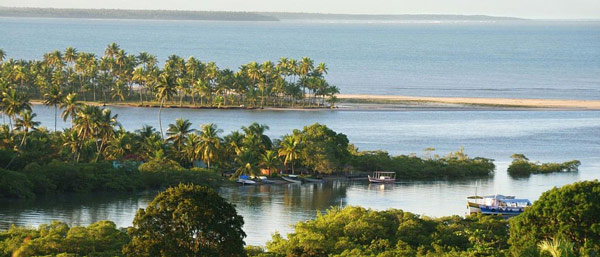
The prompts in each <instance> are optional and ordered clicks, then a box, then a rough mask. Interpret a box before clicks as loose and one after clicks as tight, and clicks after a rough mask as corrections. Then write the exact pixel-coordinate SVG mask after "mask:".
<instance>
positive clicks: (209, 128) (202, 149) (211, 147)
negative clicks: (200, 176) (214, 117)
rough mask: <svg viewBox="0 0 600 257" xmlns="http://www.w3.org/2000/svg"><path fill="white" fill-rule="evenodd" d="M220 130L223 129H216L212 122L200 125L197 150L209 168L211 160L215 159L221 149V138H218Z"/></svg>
mask: <svg viewBox="0 0 600 257" xmlns="http://www.w3.org/2000/svg"><path fill="white" fill-rule="evenodd" d="M221 132H223V130H221V129H218V128H217V125H216V124H214V123H210V124H204V125H202V131H201V132H200V145H199V148H198V152H199V153H200V157H201V158H202V161H204V162H205V163H206V165H207V166H208V168H210V164H211V162H213V161H214V160H216V159H217V157H218V154H219V152H220V151H221V138H219V133H221Z"/></svg>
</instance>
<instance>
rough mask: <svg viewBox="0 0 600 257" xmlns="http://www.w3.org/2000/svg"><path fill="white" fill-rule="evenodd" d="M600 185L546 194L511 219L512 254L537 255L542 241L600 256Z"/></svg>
mask: <svg viewBox="0 0 600 257" xmlns="http://www.w3.org/2000/svg"><path fill="white" fill-rule="evenodd" d="M599 203H600V182H599V181H598V180H594V181H583V182H578V183H574V184H570V185H565V186H562V187H560V188H553V189H551V190H549V191H546V192H544V193H543V194H542V196H541V197H540V199H539V200H537V201H536V202H535V203H534V204H533V205H532V206H531V207H529V208H527V209H526V210H525V212H523V213H522V214H520V215H519V216H517V217H515V218H512V219H511V220H510V227H511V231H510V232H511V233H510V240H509V243H510V244H511V245H512V246H511V249H510V251H511V252H512V253H513V255H514V256H537V255H538V242H540V241H542V240H547V241H557V242H559V241H564V242H567V243H568V244H572V251H574V252H578V253H579V254H580V255H582V256H588V255H589V256H598V255H600V204H599Z"/></svg>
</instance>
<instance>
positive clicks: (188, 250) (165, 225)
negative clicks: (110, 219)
mask: <svg viewBox="0 0 600 257" xmlns="http://www.w3.org/2000/svg"><path fill="white" fill-rule="evenodd" d="M243 224H244V220H243V218H242V217H241V216H239V215H238V214H237V212H236V210H235V208H234V206H233V205H231V204H229V203H228V202H226V201H225V199H223V198H222V197H220V196H219V195H218V194H217V192H215V191H214V190H212V189H210V188H207V187H202V186H194V185H184V184H180V185H179V186H177V187H172V188H169V189H167V190H166V191H164V192H162V193H160V194H158V195H157V196H156V197H155V198H154V200H152V202H150V203H149V204H148V207H146V209H140V210H139V211H138V212H137V213H136V216H135V219H134V220H133V227H131V228H130V229H129V230H128V233H129V235H130V236H131V242H130V243H129V244H128V245H127V246H125V248H124V250H123V252H124V253H125V254H126V255H128V256H190V257H191V256H225V257H227V256H243V255H244V241H243V240H244V238H245V237H246V234H245V233H244V231H243V230H242V226H243Z"/></svg>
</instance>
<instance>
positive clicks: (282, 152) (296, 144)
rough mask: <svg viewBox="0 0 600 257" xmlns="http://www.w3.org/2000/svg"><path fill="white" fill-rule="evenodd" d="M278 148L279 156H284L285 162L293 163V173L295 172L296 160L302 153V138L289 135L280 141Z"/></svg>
mask: <svg viewBox="0 0 600 257" xmlns="http://www.w3.org/2000/svg"><path fill="white" fill-rule="evenodd" d="M279 146H280V148H279V150H278V153H279V156H282V157H284V160H283V164H284V165H288V164H291V165H292V174H294V161H295V160H297V159H298V155H299V154H300V140H299V139H298V138H297V137H295V136H293V135H287V136H285V137H284V138H283V140H282V141H281V143H280V145H279Z"/></svg>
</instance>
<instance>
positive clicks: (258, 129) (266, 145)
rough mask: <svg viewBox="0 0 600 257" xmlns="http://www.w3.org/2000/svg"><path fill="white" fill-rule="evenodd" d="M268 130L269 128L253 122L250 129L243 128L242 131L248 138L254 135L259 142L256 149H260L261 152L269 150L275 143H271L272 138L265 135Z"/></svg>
mask: <svg viewBox="0 0 600 257" xmlns="http://www.w3.org/2000/svg"><path fill="white" fill-rule="evenodd" d="M268 129H269V126H267V125H261V124H258V123H256V122H253V123H252V124H250V126H248V127H242V130H243V131H244V133H245V134H246V136H248V135H253V136H255V137H256V138H257V139H258V140H259V143H258V145H256V147H258V148H259V150H261V151H264V150H269V149H271V147H272V145H273V143H272V142H271V138H269V136H267V135H265V131H266V130H268Z"/></svg>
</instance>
